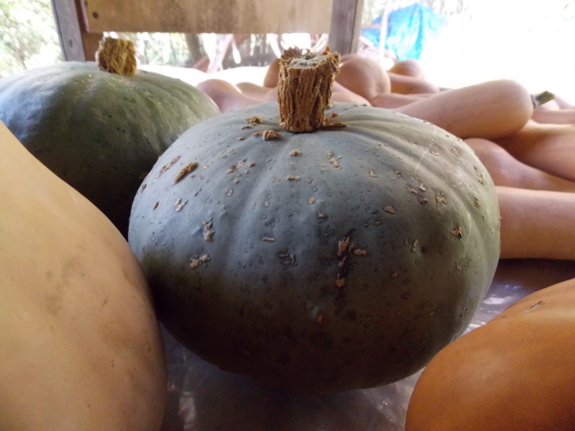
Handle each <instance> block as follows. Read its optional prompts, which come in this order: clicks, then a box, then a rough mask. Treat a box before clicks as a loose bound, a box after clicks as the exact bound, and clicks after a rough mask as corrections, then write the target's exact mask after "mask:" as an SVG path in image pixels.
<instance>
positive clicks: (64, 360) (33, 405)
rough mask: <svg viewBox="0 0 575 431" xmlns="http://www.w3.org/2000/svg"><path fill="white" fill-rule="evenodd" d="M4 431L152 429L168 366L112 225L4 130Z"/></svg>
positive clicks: (0, 186)
mask: <svg viewBox="0 0 575 431" xmlns="http://www.w3.org/2000/svg"><path fill="white" fill-rule="evenodd" d="M0 197H1V200H2V205H0V304H1V306H0V329H1V330H2V337H0V430H2V431H8V430H10V431H14V430H18V431H37V430H43V431H51V430H54V431H64V430H70V431H72V430H74V431H77V430H82V431H92V430H94V431H95V430H107V431H119V430H124V431H154V430H156V431H157V430H158V429H159V428H160V426H161V422H162V417H163V411H164V404H165V389H166V367H165V360H164V350H163V344H162V339H161V336H160V332H159V326H158V324H157V320H156V318H155V314H154V309H153V308H152V303H151V300H150V293H149V290H148V285H147V283H146V281H145V279H144V276H143V273H142V271H141V267H140V265H139V263H138V261H137V260H136V258H135V257H134V255H133V254H132V252H131V251H130V248H129V247H128V244H127V242H126V241H125V240H124V238H123V237H122V235H121V234H120V232H119V231H118V230H117V229H116V228H115V227H114V226H113V224H112V223H111V222H110V221H109V220H108V219H107V218H106V217H105V216H104V215H103V214H102V213H101V212H100V211H99V210H97V209H96V207H95V206H94V205H92V204H91V203H90V202H89V201H88V200H87V199H85V198H84V197H83V196H81V195H80V194H79V193H78V192H77V191H76V190H74V189H72V188H71V187H70V186H68V185H67V184H66V183H64V182H63V181H62V180H60V179H59V178H58V177H56V176H55V175H54V174H53V173H52V172H50V171H49V170H48V169H47V168H46V167H44V165H42V164H41V163H40V162H39V161H38V160H37V159H35V158H34V157H33V156H32V155H31V154H30V153H29V152H28V151H27V150H26V149H25V148H24V146H23V145H22V144H20V143H19V142H18V141H17V140H16V138H15V137H14V136H13V135H11V134H10V132H9V131H8V129H7V128H6V127H5V126H4V125H3V124H2V123H0Z"/></svg>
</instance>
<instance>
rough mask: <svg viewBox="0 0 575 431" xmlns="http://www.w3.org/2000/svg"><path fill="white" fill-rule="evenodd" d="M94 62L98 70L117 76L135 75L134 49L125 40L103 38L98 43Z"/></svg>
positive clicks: (128, 41)
mask: <svg viewBox="0 0 575 431" xmlns="http://www.w3.org/2000/svg"><path fill="white" fill-rule="evenodd" d="M96 61H97V62H98V67H99V68H100V70H103V71H106V72H110V73H116V74H118V75H126V76H132V75H134V74H135V73H136V65H137V63H136V47H135V45H134V42H132V41H131V40H125V39H115V38H113V37H105V38H104V39H102V40H101V41H100V45H99V47H98V52H97V53H96Z"/></svg>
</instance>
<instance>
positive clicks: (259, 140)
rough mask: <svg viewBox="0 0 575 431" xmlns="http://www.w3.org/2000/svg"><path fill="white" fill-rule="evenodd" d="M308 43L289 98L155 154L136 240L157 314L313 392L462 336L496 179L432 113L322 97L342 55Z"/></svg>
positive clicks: (192, 344) (142, 193) (485, 282)
mask: <svg viewBox="0 0 575 431" xmlns="http://www.w3.org/2000/svg"><path fill="white" fill-rule="evenodd" d="M300 54H301V52H300V51H299V50H297V49H293V50H289V51H286V52H285V53H284V54H283V58H282V63H281V68H280V69H281V73H280V85H279V91H278V94H279V104H277V103H266V104H261V105H255V106H252V107H248V108H245V109H241V110H237V111H232V112H229V113H226V114H222V115H221V116H219V117H216V118H212V119H209V120H206V121H204V122H202V123H201V124H198V125H196V126H194V127H192V128H191V129H189V130H188V131H187V132H185V133H184V134H183V135H182V136H181V137H180V138H179V139H178V140H177V141H176V142H175V143H174V144H173V145H172V146H171V147H170V148H169V149H168V150H167V151H166V152H165V153H164V154H163V155H162V156H161V157H160V159H159V160H158V162H157V163H156V165H155V166H154V168H153V169H152V171H151V172H150V174H149V175H148V176H147V177H146V179H145V180H144V182H143V183H142V185H141V187H140V190H139V191H138V193H137V195H136V198H135V200H134V205H133V207H132V215H131V219H130V230H129V243H130V246H131V247H132V250H133V251H134V252H135V254H136V256H137V257H138V259H139V260H140V262H141V263H142V265H143V268H144V272H145V273H146V276H147V278H148V281H149V282H150V284H151V287H152V290H153V293H154V296H155V300H156V302H157V306H158V313H159V316H160V319H161V320H162V321H163V322H164V324H165V325H166V327H167V328H168V329H169V330H170V331H171V332H172V333H173V334H174V335H175V337H176V338H178V339H179V340H180V341H181V342H182V343H183V344H184V345H185V346H187V347H189V348H190V349H191V350H192V351H194V352H195V353H197V354H198V355H199V356H200V357H202V358H204V359H205V360H207V361H209V362H212V363H214V364H216V365H218V366H219V367H221V368H223V369H225V370H230V371H234V372H238V373H244V374H248V375H251V376H253V377H254V378H256V379H259V380H262V381H265V382H268V383H271V384H274V385H280V386H283V387H288V388H293V389H296V390H301V391H308V392H316V393H328V392H336V391H345V390H351V389H356V388H367V387H373V386H377V385H382V384H386V383H390V382H393V381H396V380H398V379H402V378H404V377H406V376H408V375H410V374H412V373H414V372H416V371H417V370H419V369H420V368H422V367H423V366H424V365H425V364H426V363H427V362H428V361H429V360H430V359H431V358H432V357H433V355H434V354H435V353H436V352H437V351H438V350H439V349H440V348H442V347H443V346H445V345H446V344H448V343H449V342H450V341H452V340H453V339H454V338H456V337H457V336H459V335H460V334H461V333H462V332H463V331H464V330H465V328H466V326H467V325H468V323H469V321H470V320H471V317H472V315H473V313H474V310H475V309H476V307H477V305H478V303H479V302H480V301H481V299H482V298H483V296H484V294H485V292H486V290H487V288H488V287H489V286H490V283H491V281H492V278H493V275H494V272H495V268H496V265H497V262H498V257H499V246H500V242H499V210H498V203H497V196H496V192H495V187H494V185H493V182H492V180H491V178H490V176H489V175H488V173H487V171H486V170H485V168H484V167H483V166H482V164H481V163H480V161H479V160H478V159H477V158H476V156H475V155H474V154H473V152H472V151H471V149H470V148H469V147H468V146H466V145H465V144H464V143H463V142H462V141H461V140H460V139H457V138H455V137H454V136H452V135H450V134H448V133H447V132H445V131H444V130H441V129H439V128H437V127H435V126H434V125H432V124H429V123H426V122H423V121H420V120H416V119H413V118H409V117H407V116H405V115H402V114H397V113H394V112H391V111H388V110H384V109H380V108H373V107H370V106H357V105H353V104H340V105H336V106H335V107H333V108H329V109H327V111H325V109H324V108H325V107H326V105H327V103H328V101H329V96H330V93H331V83H332V81H333V73H334V72H337V61H338V57H339V56H338V55H337V54H336V53H329V52H326V53H324V54H317V55H314V54H309V53H308V54H305V55H301V56H300ZM310 98H312V99H313V100H310ZM328 119H329V120H328ZM280 123H281V126H280ZM318 127H319V129H318ZM287 130H292V132H288V131H287ZM298 130H302V131H303V130H305V131H309V133H298V132H297V131H298Z"/></svg>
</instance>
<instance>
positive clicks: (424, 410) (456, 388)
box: [406, 279, 575, 431]
mask: <svg viewBox="0 0 575 431" xmlns="http://www.w3.org/2000/svg"><path fill="white" fill-rule="evenodd" d="M574 364H575V279H572V280H568V281H565V282H562V283H559V284H556V285H553V286H551V287H547V288H545V289H542V290H540V291H538V292H535V293H533V294H531V295H528V296H526V297H525V298H523V299H522V300H520V301H518V302H516V303H515V304H513V305H512V306H510V307H509V308H507V309H506V310H505V311H504V312H503V313H501V314H500V315H499V316H497V317H496V318H494V319H493V320H492V321H491V322H489V323H487V324H486V325H485V326H483V327H480V328H478V329H475V330H473V331H471V332H470V333H468V334H466V335H464V336H463V337H461V338H460V339H458V340H457V341H454V342H453V343H451V344H450V345H448V346H447V347H445V348H444V349H443V350H441V351H440V352H439V353H438V354H437V355H436V356H435V357H434V358H433V359H432V361H431V362H430V363H429V364H428V366H427V368H426V369H425V370H424V371H423V373H422V374H421V377H420V378H419V380H418V382H417V384H416V385H415V388H414V391H413V394H412V397H411V400H410V403H409V407H408V411H407V422H406V431H423V430H425V431H456V430H457V431H463V430H465V431H480V430H481V431H485V430H489V431H526V430H534V431H535V430H537V431H572V430H573V429H574V427H575V366H574Z"/></svg>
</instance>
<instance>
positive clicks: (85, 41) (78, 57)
mask: <svg viewBox="0 0 575 431" xmlns="http://www.w3.org/2000/svg"><path fill="white" fill-rule="evenodd" d="M52 8H53V10H54V17H55V19H56V27H57V28H58V34H59V36H60V44H61V46H62V52H63V54H64V60H66V61H86V60H94V59H95V53H96V51H97V49H98V43H99V41H100V39H101V38H102V34H101V33H88V32H86V23H85V20H84V12H83V10H82V6H81V0H52Z"/></svg>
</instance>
